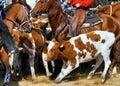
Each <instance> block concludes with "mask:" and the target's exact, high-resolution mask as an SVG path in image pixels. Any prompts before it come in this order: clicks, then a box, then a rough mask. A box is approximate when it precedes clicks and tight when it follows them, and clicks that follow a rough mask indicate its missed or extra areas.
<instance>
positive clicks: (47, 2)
mask: <svg viewBox="0 0 120 86" xmlns="http://www.w3.org/2000/svg"><path fill="white" fill-rule="evenodd" d="M53 1H55V0H37V2H36V5H35V6H34V8H33V9H32V11H31V15H32V17H37V16H38V15H41V14H42V13H47V11H48V10H49V8H50V6H51V4H53Z"/></svg>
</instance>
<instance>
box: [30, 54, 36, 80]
mask: <svg viewBox="0 0 120 86" xmlns="http://www.w3.org/2000/svg"><path fill="white" fill-rule="evenodd" d="M34 57H35V56H34V55H29V62H30V70H31V74H32V79H33V80H34V79H36V75H35V68H34Z"/></svg>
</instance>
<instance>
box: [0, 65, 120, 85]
mask: <svg viewBox="0 0 120 86" xmlns="http://www.w3.org/2000/svg"><path fill="white" fill-rule="evenodd" d="M101 73H102V72H97V73H96V74H95V75H94V77H93V78H92V79H90V80H88V79H87V74H80V73H79V72H73V73H71V74H69V75H68V76H67V77H66V78H64V79H63V80H62V82H61V83H59V84H56V83H54V81H51V80H50V79H49V78H48V77H46V76H45V75H37V79H36V80H34V81H32V80H31V76H28V77H27V79H24V78H23V79H22V80H20V81H18V82H17V81H11V82H10V86H120V66H119V67H118V73H117V74H113V75H112V76H111V77H110V78H108V79H107V81H106V82H105V83H104V84H101V79H100V76H101ZM0 86H2V77H1V78H0Z"/></svg>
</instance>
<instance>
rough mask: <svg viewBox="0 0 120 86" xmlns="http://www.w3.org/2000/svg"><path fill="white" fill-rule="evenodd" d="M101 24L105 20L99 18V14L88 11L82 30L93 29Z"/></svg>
mask: <svg viewBox="0 0 120 86" xmlns="http://www.w3.org/2000/svg"><path fill="white" fill-rule="evenodd" d="M101 22H103V20H102V19H101V18H100V17H99V15H98V14H96V13H93V10H87V11H86V18H85V21H84V23H83V24H82V25H81V27H80V28H87V27H92V26H94V25H96V24H99V23H101Z"/></svg>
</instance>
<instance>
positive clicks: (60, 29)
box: [31, 0, 120, 74]
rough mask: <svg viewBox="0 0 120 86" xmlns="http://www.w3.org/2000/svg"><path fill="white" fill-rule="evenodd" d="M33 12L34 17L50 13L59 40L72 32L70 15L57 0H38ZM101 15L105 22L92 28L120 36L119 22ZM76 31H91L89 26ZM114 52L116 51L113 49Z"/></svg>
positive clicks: (53, 29)
mask: <svg viewBox="0 0 120 86" xmlns="http://www.w3.org/2000/svg"><path fill="white" fill-rule="evenodd" d="M31 12H32V16H33V17H35V16H37V15H40V14H42V13H47V14H48V18H49V22H50V25H51V28H52V31H53V35H54V37H55V38H56V39H57V40H58V41H60V40H63V39H66V36H67V35H68V34H70V33H69V32H71V29H70V23H69V22H70V21H69V19H68V18H69V17H68V16H67V14H66V13H65V12H64V11H63V10H62V8H61V6H60V5H59V4H58V3H57V1H56V0H38V2H37V3H36V5H35V7H34V8H33V9H32V11H31ZM99 16H100V18H101V19H102V20H103V22H101V23H99V24H96V25H94V26H92V27H91V30H103V31H110V32H113V33H114V34H115V36H116V37H117V36H119V34H120V25H119V22H118V21H117V20H116V19H115V18H113V17H111V16H109V15H105V14H100V15H99ZM76 23H77V22H76ZM76 32H77V34H80V33H86V32H89V27H88V28H81V29H77V31H76ZM71 33H72V32H71ZM117 38H119V37H117ZM112 53H115V52H113V51H112ZM96 69H97V68H96ZM93 74H94V73H93Z"/></svg>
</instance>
